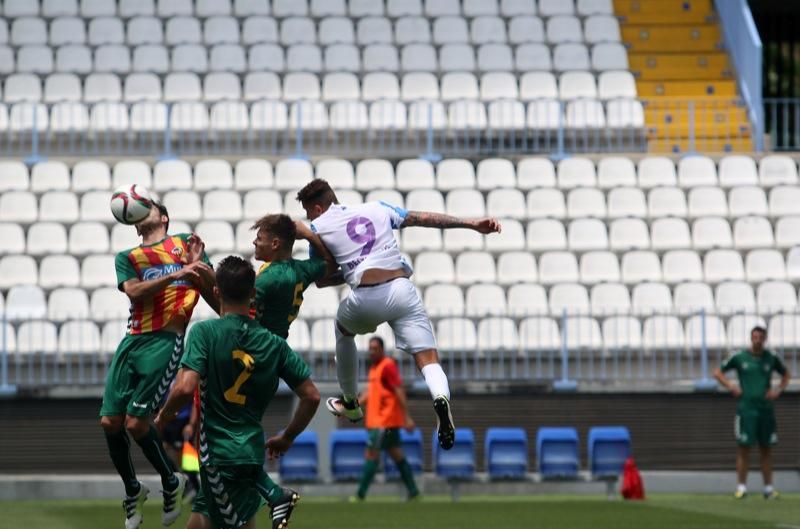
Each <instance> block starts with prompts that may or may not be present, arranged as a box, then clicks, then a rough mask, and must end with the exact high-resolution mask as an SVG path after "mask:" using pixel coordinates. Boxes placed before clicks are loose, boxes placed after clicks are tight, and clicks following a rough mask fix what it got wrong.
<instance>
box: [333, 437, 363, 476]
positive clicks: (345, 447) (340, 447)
mask: <svg viewBox="0 0 800 529" xmlns="http://www.w3.org/2000/svg"><path fill="white" fill-rule="evenodd" d="M366 447H367V431H366V430H363V429H361V428H353V429H345V430H334V431H333V432H331V437H330V450H331V474H332V475H333V479H334V480H336V481H344V480H355V479H358V478H359V477H360V476H361V469H362V468H363V466H364V449H365V448H366Z"/></svg>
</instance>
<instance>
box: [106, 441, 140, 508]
mask: <svg viewBox="0 0 800 529" xmlns="http://www.w3.org/2000/svg"><path fill="white" fill-rule="evenodd" d="M106 444H107V445H108V453H109V454H110V455H111V462H112V463H114V468H116V469H117V473H118V474H119V477H121V478H122V483H123V484H124V485H125V494H127V495H128V496H136V495H137V494H138V493H139V489H140V488H141V487H140V485H139V480H138V479H136V470H135V469H134V468H133V461H131V442H130V440H129V439H128V434H126V433H125V430H120V431H118V432H116V433H108V432H106Z"/></svg>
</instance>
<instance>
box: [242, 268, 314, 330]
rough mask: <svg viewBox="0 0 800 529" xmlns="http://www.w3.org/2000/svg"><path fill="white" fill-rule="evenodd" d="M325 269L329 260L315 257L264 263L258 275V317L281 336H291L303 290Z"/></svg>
mask: <svg viewBox="0 0 800 529" xmlns="http://www.w3.org/2000/svg"><path fill="white" fill-rule="evenodd" d="M325 269H326V265H325V261H324V260H323V259H319V258H313V257H312V258H311V259H306V260H304V261H299V260H297V259H288V260H286V261H275V262H274V263H264V265H263V266H262V267H261V269H260V270H259V271H258V276H257V277H256V307H255V308H256V314H255V318H256V321H258V322H259V323H260V324H261V325H263V326H264V327H266V328H267V329H269V330H270V331H272V332H274V333H275V334H277V335H278V336H280V337H281V338H284V339H285V338H286V337H287V336H289V325H290V324H291V323H292V322H293V321H294V320H295V318H297V313H298V312H299V311H300V305H302V303H303V292H305V290H306V289H307V288H308V286H309V285H310V284H311V283H313V282H315V281H317V280H319V279H322V278H323V277H325Z"/></svg>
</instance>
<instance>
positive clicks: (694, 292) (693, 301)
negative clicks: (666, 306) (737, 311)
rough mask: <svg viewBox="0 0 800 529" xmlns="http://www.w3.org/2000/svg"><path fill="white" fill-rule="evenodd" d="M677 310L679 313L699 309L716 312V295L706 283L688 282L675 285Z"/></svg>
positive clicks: (689, 312)
mask: <svg viewBox="0 0 800 529" xmlns="http://www.w3.org/2000/svg"><path fill="white" fill-rule="evenodd" d="M674 298H675V311H676V312H677V313H678V314H681V315H684V314H691V313H694V312H697V311H699V310H704V311H706V312H714V309H715V305H714V295H713V294H712V293H711V287H710V286H708V284H706V283H700V282H686V283H681V284H680V285H677V286H676V287H675V293H674Z"/></svg>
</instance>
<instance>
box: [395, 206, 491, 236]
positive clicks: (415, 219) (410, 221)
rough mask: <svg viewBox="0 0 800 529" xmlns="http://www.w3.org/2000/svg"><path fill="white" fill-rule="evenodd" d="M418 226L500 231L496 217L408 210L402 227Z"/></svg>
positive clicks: (483, 231)
mask: <svg viewBox="0 0 800 529" xmlns="http://www.w3.org/2000/svg"><path fill="white" fill-rule="evenodd" d="M410 226H420V227H423V228H439V229H441V230H446V229H450V228H466V229H470V230H475V231H477V232H480V233H495V232H498V233H499V232H500V229H501V226H500V223H499V222H498V221H497V219H494V218H491V217H486V218H479V219H462V218H460V217H453V216H452V215H445V214H443V213H433V212H431V211H409V212H408V215H406V219H405V221H404V222H403V225H402V227H403V228H408V227H410Z"/></svg>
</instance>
